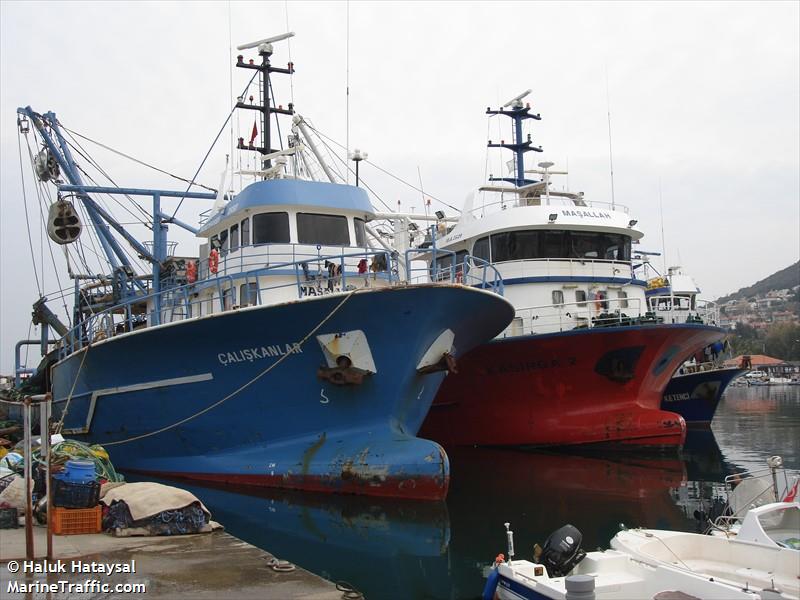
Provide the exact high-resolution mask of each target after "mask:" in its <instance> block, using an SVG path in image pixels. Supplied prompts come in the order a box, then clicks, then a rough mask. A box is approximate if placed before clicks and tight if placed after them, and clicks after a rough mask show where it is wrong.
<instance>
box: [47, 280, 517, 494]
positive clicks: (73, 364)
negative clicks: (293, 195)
mask: <svg viewBox="0 0 800 600" xmlns="http://www.w3.org/2000/svg"><path fill="white" fill-rule="evenodd" d="M342 298H343V296H342V295H331V296H323V297H318V298H309V299H306V300H303V301H298V302H291V303H286V304H281V305H275V306H259V307H253V308H247V309H241V310H236V311H229V312H225V313H221V314H218V315H212V316H209V317H204V318H199V319H193V320H186V321H181V322H178V323H174V324H168V325H163V326H160V327H152V328H149V329H144V330H140V331H134V332H132V333H127V334H122V335H119V336H116V337H113V338H111V339H109V340H105V341H102V342H99V343H96V344H94V345H92V346H91V347H89V348H88V350H82V351H79V352H76V353H75V354H73V355H71V356H69V357H67V358H65V359H64V360H62V361H60V362H59V363H57V364H56V365H55V367H54V368H53V398H54V414H55V416H56V418H58V416H59V414H60V413H61V412H62V411H63V410H64V407H65V406H67V405H68V408H67V413H66V417H65V420H64V431H65V433H66V434H67V435H68V436H69V437H75V438H78V439H82V440H84V441H86V442H89V443H97V444H102V445H103V446H104V447H105V448H106V450H107V451H108V452H109V455H110V457H111V460H112V461H113V463H114V464H115V466H116V467H117V468H119V469H120V470H123V471H124V470H128V471H132V472H141V473H151V474H159V475H163V476H168V477H184V478H191V479H197V480H205V481H216V482H227V483H238V484H248V485H262V486H274V487H283V488H294V489H306V490H318V491H333V492H345V493H360V494H368V495H377V496H397V497H410V498H425V499H435V498H443V497H444V496H445V495H446V493H447V487H448V482H449V465H448V460H447V456H446V454H445V453H444V451H443V450H442V448H441V447H440V446H439V445H438V444H436V443H434V442H431V441H428V440H423V439H419V438H417V437H415V436H416V433H417V431H418V430H419V427H420V425H421V423H422V421H423V419H424V418H425V416H426V414H427V412H428V408H429V407H430V404H431V402H432V400H433V397H434V396H435V394H436V391H437V390H438V388H439V385H440V384H441V382H442V380H443V379H444V374H443V373H442V372H435V373H431V374H419V373H418V372H417V371H416V367H417V364H418V363H419V361H420V359H421V358H422V356H423V355H424V354H425V352H426V351H427V350H428V348H429V347H430V345H431V344H432V343H433V342H434V340H436V338H437V337H439V335H440V334H441V333H442V332H443V331H444V330H445V329H448V328H449V329H451V330H452V331H453V332H454V333H455V341H454V345H455V348H456V351H457V353H458V354H462V353H464V352H466V351H468V350H469V349H471V348H473V347H474V346H476V345H478V344H481V343H483V342H485V341H487V340H488V339H490V338H492V337H493V336H495V335H497V333H499V332H500V331H502V329H503V328H504V327H505V326H506V325H507V324H508V323H509V322H510V320H511V318H512V316H513V309H512V308H511V305H510V304H508V303H507V302H506V301H505V300H503V299H502V298H501V297H499V296H496V295H494V294H490V293H486V292H482V291H479V290H472V289H468V288H464V287H462V286H443V285H430V286H409V287H401V288H389V289H380V290H378V289H376V290H370V291H368V292H360V293H356V294H354V295H353V296H351V297H350V298H349V299H348V301H347V302H345V303H344V304H343V305H341V307H340V308H339V309H338V310H336V311H335V312H333V311H334V309H335V308H336V307H337V305H339V304H340V303H341V301H342ZM332 312H333V314H332V316H331V313H332ZM326 317H329V318H328V320H327V321H324V324H323V325H322V326H321V327H319V329H318V330H317V331H313V330H314V328H315V327H317V326H318V325H319V324H320V323H321V322H323V320H324V319H326ZM354 330H360V331H362V332H363V333H364V335H365V336H366V339H367V342H368V344H369V347H370V350H371V353H372V357H373V359H374V362H375V366H376V372H375V373H374V374H372V375H367V376H366V377H365V378H364V381H363V383H361V384H360V385H346V386H339V385H335V384H333V383H330V382H328V381H323V380H320V379H319V378H318V377H317V369H318V368H319V367H320V365H323V364H324V363H325V358H324V355H323V352H322V349H321V346H320V344H319V342H318V341H317V339H316V336H318V335H324V334H334V333H339V332H347V331H354ZM312 331H313V334H312V335H309V334H310V333H312ZM304 338H307V339H306V341H305V343H303V340H304ZM277 361H281V362H280V364H278V365H277V366H276V367H274V368H273V369H272V370H269V371H267V372H265V371H266V370H267V369H268V368H269V367H270V366H271V365H273V364H275V363H276V362H277ZM73 384H74V391H73V392H72V399H71V401H69V403H67V398H68V397H69V396H70V391H71V389H72V387H73Z"/></svg>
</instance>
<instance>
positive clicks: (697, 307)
mask: <svg viewBox="0 0 800 600" xmlns="http://www.w3.org/2000/svg"><path fill="white" fill-rule="evenodd" d="M692 304H694V307H692ZM647 310H649V311H651V312H654V313H655V314H656V315H658V316H659V317H663V319H664V322H665V323H703V324H705V325H718V324H719V306H717V303H716V302H712V301H710V300H702V299H700V298H693V297H690V296H684V295H675V294H672V295H670V294H664V295H659V296H648V297H647Z"/></svg>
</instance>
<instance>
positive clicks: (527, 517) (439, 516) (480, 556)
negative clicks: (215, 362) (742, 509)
mask: <svg viewBox="0 0 800 600" xmlns="http://www.w3.org/2000/svg"><path fill="white" fill-rule="evenodd" d="M799 440H800V386H793V387H788V386H782V387H769V388H767V387H759V388H729V390H728V391H727V392H726V395H725V397H724V398H723V400H722V403H721V405H720V407H719V409H718V411H717V415H716V417H715V419H714V422H713V425H712V429H711V431H708V430H706V431H691V432H690V436H689V439H688V441H687V447H686V448H685V449H684V452H683V455H682V457H680V458H677V457H652V458H645V457H639V456H638V455H636V454H634V453H627V454H624V455H617V456H609V455H598V454H591V455H584V456H576V455H570V454H563V453H542V452H520V451H503V450H488V449H465V450H461V451H457V452H450V453H449V454H450V459H451V474H452V477H451V485H450V493H449V496H448V498H447V501H446V502H441V503H424V502H397V501H376V500H373V499H364V498H357V497H335V496H330V495H320V496H316V495H307V494H299V493H274V492H269V493H264V492H251V493H247V492H245V493H234V492H232V491H231V489H230V488H229V487H226V488H224V489H211V488H205V487H197V486H194V487H191V486H185V485H183V484H181V486H182V487H188V488H189V489H191V490H192V491H193V492H194V493H195V494H196V495H197V496H198V497H199V498H200V499H202V500H203V502H205V504H206V505H207V506H208V507H209V508H210V510H211V511H212V513H213V514H214V518H215V519H216V520H218V521H220V522H221V523H223V524H224V525H225V527H226V528H227V530H228V531H229V532H231V533H232V534H233V535H235V536H237V537H240V538H242V539H244V540H246V541H248V542H250V543H252V544H254V545H256V546H260V547H262V548H264V549H266V550H268V551H270V552H272V553H273V554H275V555H276V556H279V557H280V558H283V559H287V560H290V561H292V562H295V563H297V564H299V565H301V566H303V567H305V568H306V569H309V570H311V571H313V572H315V573H319V574H321V575H323V576H325V577H327V578H329V579H332V580H346V581H348V582H350V583H352V584H353V585H355V586H356V587H357V588H358V589H360V590H361V591H362V592H364V594H365V595H366V597H367V598H368V599H369V600H376V599H384V598H386V599H393V598H397V599H403V600H414V599H440V598H441V599H449V600H456V599H462V598H463V599H474V598H477V597H479V596H480V592H481V589H482V587H483V576H482V573H481V570H482V568H483V567H484V566H485V565H487V564H488V563H489V562H491V561H492V559H493V558H494V557H495V555H496V554H497V553H498V552H505V550H506V547H505V534H504V528H503V522H504V521H510V522H511V523H512V529H513V530H514V532H515V540H516V548H517V557H518V558H523V557H529V556H530V555H531V554H532V549H533V544H534V543H535V542H539V543H540V544H541V543H543V542H544V540H545V538H546V537H547V535H548V534H549V533H550V532H551V531H553V530H554V529H556V528H558V527H560V526H561V525H563V524H565V523H572V524H573V525H575V526H576V527H578V528H579V529H580V530H581V531H582V532H583V535H584V544H583V546H584V548H586V549H594V548H595V547H598V546H601V547H607V546H608V541H609V539H610V538H611V537H612V536H613V535H614V533H615V532H616V531H617V530H618V527H619V523H625V524H626V525H630V526H633V525H636V526H645V527H654V528H670V529H681V530H686V531H695V530H696V529H697V527H698V525H697V520H696V519H695V517H694V516H693V515H694V512H695V510H697V509H703V507H705V506H707V505H708V502H707V501H703V500H701V499H702V498H706V499H707V498H709V497H711V496H713V495H714V494H715V493H716V492H717V490H718V489H719V486H715V485H713V484H714V483H715V482H721V481H722V480H723V478H724V477H725V475H726V474H729V473H731V472H736V471H741V470H744V469H751V468H760V467H762V466H764V464H765V462H764V461H765V460H766V457H768V456H770V455H773V454H780V455H782V456H783V458H784V463H785V465H786V466H787V467H788V468H790V469H793V470H800V444H799V443H798V441H799Z"/></svg>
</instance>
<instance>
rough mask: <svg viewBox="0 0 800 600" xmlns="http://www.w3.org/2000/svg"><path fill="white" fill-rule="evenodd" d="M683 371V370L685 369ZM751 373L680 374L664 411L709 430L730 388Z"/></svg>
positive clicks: (674, 379)
mask: <svg viewBox="0 0 800 600" xmlns="http://www.w3.org/2000/svg"><path fill="white" fill-rule="evenodd" d="M681 370H683V369H681ZM746 372H747V369H740V368H738V367H722V368H709V369H708V370H704V371H695V372H692V373H688V372H687V373H680V372H678V373H676V374H675V375H673V377H672V379H670V380H669V383H668V384H667V389H666V390H664V397H663V398H662V399H661V408H662V410H671V411H673V412H676V413H678V414H679V415H681V416H682V417H683V418H684V420H685V421H686V424H687V425H689V426H708V425H710V424H711V421H712V420H713V419H714V413H715V412H717V406H718V405H719V401H720V399H721V398H722V394H723V393H724V392H725V389H726V388H727V387H728V384H729V383H730V382H731V381H733V380H734V379H735V378H736V377H738V376H739V375H743V374H744V373H746Z"/></svg>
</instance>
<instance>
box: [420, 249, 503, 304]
mask: <svg viewBox="0 0 800 600" xmlns="http://www.w3.org/2000/svg"><path fill="white" fill-rule="evenodd" d="M443 256H444V257H450V260H449V261H448V262H449V264H448V265H447V266H439V264H438V262H437V258H441V257H443ZM458 258H459V257H458V254H457V253H456V252H453V251H452V250H443V249H440V248H410V249H408V250H406V252H405V271H406V278H407V280H408V282H409V283H460V284H463V285H468V286H471V287H479V288H482V289H486V290H489V291H492V292H494V293H495V294H499V295H501V296H502V295H503V293H504V292H505V288H504V284H503V277H502V275H500V271H499V270H498V269H497V267H496V266H495V265H494V264H492V263H490V262H489V261H488V260H484V259H482V258H478V257H477V256H472V255H469V254H467V255H465V256H463V257H462V258H461V259H460V260H458ZM428 261H430V266H429V264H428ZM415 262H416V263H417V264H418V265H422V266H414V263H415Z"/></svg>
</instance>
